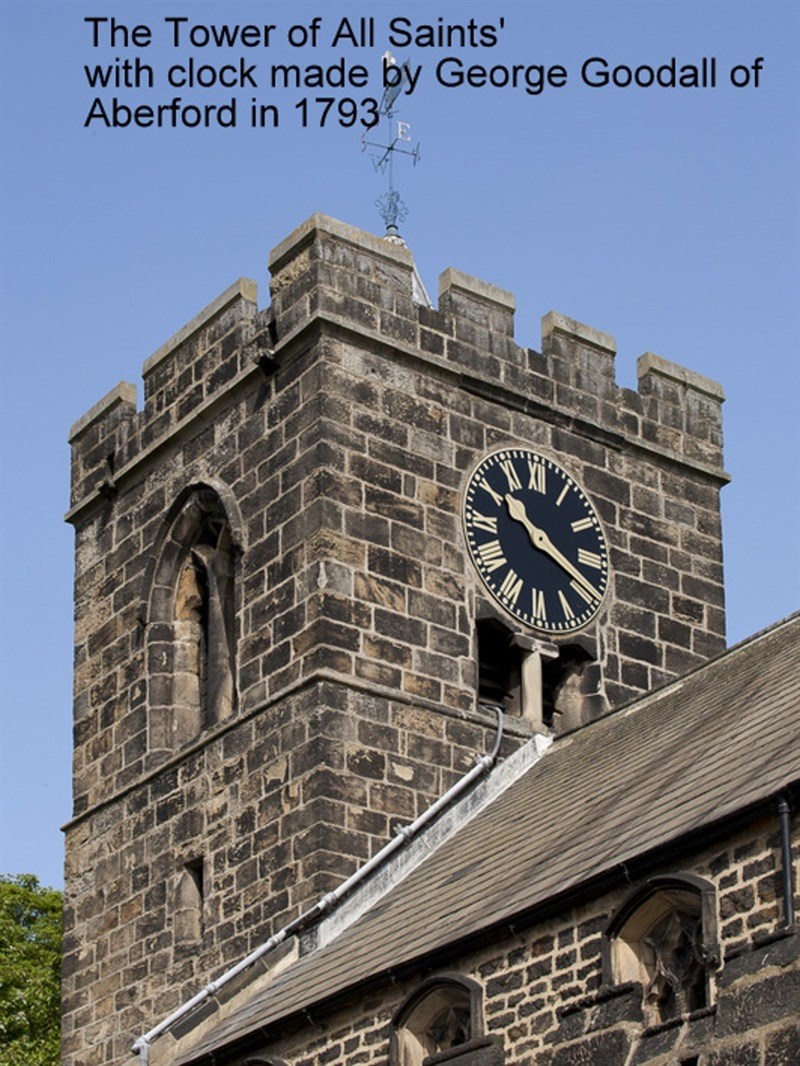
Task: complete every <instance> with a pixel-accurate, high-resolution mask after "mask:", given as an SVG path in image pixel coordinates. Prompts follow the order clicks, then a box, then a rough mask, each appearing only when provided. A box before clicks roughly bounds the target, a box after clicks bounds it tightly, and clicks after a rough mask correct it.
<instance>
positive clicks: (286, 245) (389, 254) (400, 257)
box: [267, 212, 414, 274]
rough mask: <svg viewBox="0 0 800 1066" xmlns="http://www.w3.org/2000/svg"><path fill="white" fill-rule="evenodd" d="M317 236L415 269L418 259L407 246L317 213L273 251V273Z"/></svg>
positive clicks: (271, 270) (270, 259)
mask: <svg viewBox="0 0 800 1066" xmlns="http://www.w3.org/2000/svg"><path fill="white" fill-rule="evenodd" d="M315 233H328V234H330V236H331V237H335V238H337V239H338V240H341V241H346V242H347V243H348V244H352V245H354V246H355V247H357V248H363V249H364V250H365V251H368V252H371V253H372V254H373V255H379V256H381V257H382V258H384V259H387V260H389V261H390V262H392V263H394V264H397V265H401V266H404V267H408V268H409V269H413V266H414V257H413V255H412V254H411V252H410V251H409V250H408V248H406V246H405V245H403V244H395V243H393V242H391V241H387V240H385V239H384V238H383V237H376V236H375V234H374V233H367V232H366V230H361V229H358V228H357V227H356V226H351V225H349V224H348V223H347V222H339V221H338V219H335V218H331V217H330V216H329V215H323V214H320V213H319V212H315V213H314V214H313V215H311V216H310V217H309V218H307V219H306V220H305V222H301V224H300V225H299V226H298V227H297V229H295V230H293V231H292V232H291V233H290V234H289V236H288V237H286V238H285V239H284V240H282V241H281V242H280V244H277V245H276V246H275V247H274V248H273V249H272V251H271V252H270V254H269V259H268V261H267V266H268V267H269V270H270V273H272V274H275V273H277V271H278V270H280V268H281V267H282V266H283V265H284V263H285V261H286V260H287V259H290V258H291V257H292V256H293V255H296V254H297V252H299V251H300V248H301V247H302V245H304V244H306V243H307V242H308V241H310V240H311V239H312V237H313V235H314V234H315Z"/></svg>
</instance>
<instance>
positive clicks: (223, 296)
mask: <svg viewBox="0 0 800 1066" xmlns="http://www.w3.org/2000/svg"><path fill="white" fill-rule="evenodd" d="M240 297H241V299H243V300H248V301H249V302H251V303H256V302H257V301H258V283H257V282H255V281H253V279H252V278H239V279H238V280H236V281H234V283H233V284H232V285H229V286H228V288H227V289H226V290H225V291H224V292H222V293H220V294H219V296H218V297H217V298H216V299H215V300H212V301H211V303H210V304H208V305H207V306H206V307H204V308H203V310H202V311H200V312H199V313H198V314H196V315H195V316H194V318H193V319H191V321H189V322H187V323H186V325H185V326H183V327H182V328H181V329H179V330H178V332H177V333H173V335H172V336H171V337H170V339H169V340H168V341H167V342H166V343H165V344H162V345H161V347H160V348H157V349H156V350H155V351H154V352H153V354H152V355H151V356H150V358H149V359H146V360H145V362H144V366H143V367H142V376H143V377H147V375H148V374H150V373H152V371H153V370H154V369H155V367H156V366H158V364H159V363H160V362H161V360H162V359H165V358H166V357H167V356H168V355H169V354H170V352H173V351H174V350H175V349H176V348H178V347H179V346H180V345H181V344H183V343H184V342H185V341H187V340H188V339H189V337H191V335H192V334H193V333H196V332H197V330H199V329H202V327H203V326H205V325H206V324H207V323H208V322H210V321H211V319H212V318H214V317H215V316H216V315H218V314H219V313H220V311H224V309H225V308H226V307H227V306H228V304H230V303H233V301H234V300H236V299H238V298H240Z"/></svg>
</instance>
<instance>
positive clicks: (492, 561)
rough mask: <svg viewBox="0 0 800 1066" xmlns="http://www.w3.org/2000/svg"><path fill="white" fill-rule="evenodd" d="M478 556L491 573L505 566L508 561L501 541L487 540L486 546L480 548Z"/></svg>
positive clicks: (481, 545)
mask: <svg viewBox="0 0 800 1066" xmlns="http://www.w3.org/2000/svg"><path fill="white" fill-rule="evenodd" d="M478 555H480V557H481V562H482V563H483V565H484V566H485V567H486V569H487V570H488V571H489V573H491V572H492V570H497V569H498V567H501V566H505V565H506V563H507V562H508V560H507V559H506V557H505V555H504V554H503V549H502V548H501V547H500V541H499V540H487V541H486V543H485V544H480V545H479V546H478Z"/></svg>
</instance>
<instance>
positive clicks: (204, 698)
mask: <svg viewBox="0 0 800 1066" xmlns="http://www.w3.org/2000/svg"><path fill="white" fill-rule="evenodd" d="M148 622H149V628H148V674H149V681H150V721H151V726H150V747H151V749H166V750H171V749H173V748H175V747H176V746H178V745H180V744H181V743H183V742H185V741H186V740H189V739H191V738H192V737H194V736H197V734H198V733H200V732H201V731H202V730H203V729H206V728H209V727H211V726H214V725H217V724H219V723H220V722H222V721H224V720H225V719H226V718H228V717H230V715H231V714H232V713H233V710H234V709H235V706H236V685H235V654H234V653H235V632H234V628H235V607H234V566H233V546H232V540H231V531H230V525H229V523H228V519H227V515H226V513H225V510H224V508H223V506H222V503H221V501H220V498H219V496H218V495H217V493H216V492H214V490H213V489H209V488H206V487H196V488H194V489H192V490H191V491H190V492H189V493H188V494H187V495H186V496H185V498H184V499H183V500H182V501H179V505H178V508H177V513H175V514H174V517H173V518H172V521H171V522H170V523H169V525H168V528H167V531H166V534H165V536H164V538H163V541H162V545H161V549H160V551H159V553H158V556H157V559H156V564H155V570H154V575H153V582H152V589H151V596H150V611H149V618H148Z"/></svg>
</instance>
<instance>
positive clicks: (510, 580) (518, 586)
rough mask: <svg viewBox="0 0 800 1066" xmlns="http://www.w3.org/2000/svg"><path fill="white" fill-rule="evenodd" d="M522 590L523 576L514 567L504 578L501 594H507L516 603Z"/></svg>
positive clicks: (507, 597)
mask: <svg viewBox="0 0 800 1066" xmlns="http://www.w3.org/2000/svg"><path fill="white" fill-rule="evenodd" d="M521 591H522V578H521V577H518V576H517V574H516V573H515V572H514V571H513V570H512V569H509V571H508V573H507V574H506V576H505V577H504V578H503V584H502V585H501V586H500V595H501V596H505V597H506V599H508V600H510V601H511V603H513V604H516V602H517V600H518V599H519V594H520V592H521Z"/></svg>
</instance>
